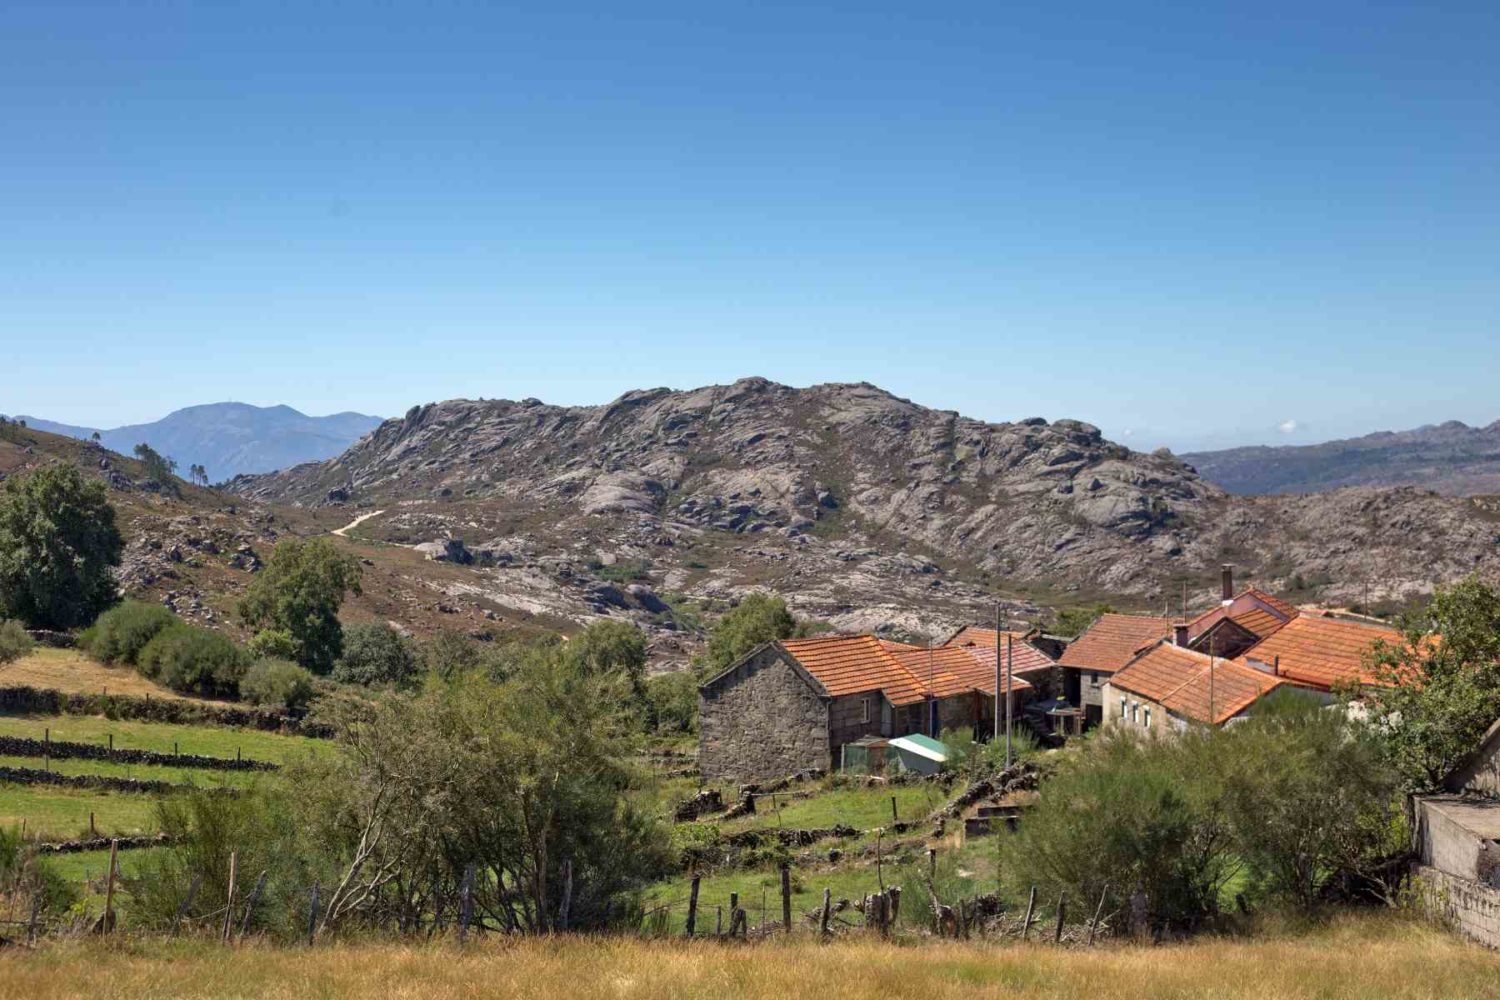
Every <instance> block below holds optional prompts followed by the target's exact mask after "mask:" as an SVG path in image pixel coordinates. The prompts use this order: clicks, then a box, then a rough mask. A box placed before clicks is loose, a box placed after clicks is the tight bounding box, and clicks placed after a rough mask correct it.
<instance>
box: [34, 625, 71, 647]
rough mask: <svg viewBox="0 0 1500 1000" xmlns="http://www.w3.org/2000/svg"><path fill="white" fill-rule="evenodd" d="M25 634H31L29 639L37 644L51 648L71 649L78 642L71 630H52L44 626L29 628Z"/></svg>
mask: <svg viewBox="0 0 1500 1000" xmlns="http://www.w3.org/2000/svg"><path fill="white" fill-rule="evenodd" d="M26 634H27V635H29V636H31V641H32V642H34V643H36V644H37V645H38V646H50V647H51V648H53V649H72V648H73V647H74V646H75V645H77V644H78V639H77V637H76V636H74V635H73V633H72V632H52V631H49V630H47V629H44V628H29V629H27V630H26Z"/></svg>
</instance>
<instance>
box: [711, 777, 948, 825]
mask: <svg viewBox="0 0 1500 1000" xmlns="http://www.w3.org/2000/svg"><path fill="white" fill-rule="evenodd" d="M804 791H813V792H817V794H816V795H814V796H812V797H810V798H793V797H792V795H793V794H795V793H797V792H804ZM948 797H949V793H948V791H947V790H946V789H944V788H943V787H942V786H940V785H936V784H933V783H932V782H927V781H923V782H919V783H916V784H911V785H876V786H871V787H868V788H834V789H827V790H825V789H824V787H822V786H819V785H817V784H809V785H799V786H794V787H793V788H790V789H788V790H787V792H782V793H777V794H775V795H760V796H757V797H756V801H755V809H756V811H755V814H754V815H752V816H743V817H741V818H739V819H736V820H731V821H730V822H728V823H724V824H722V825H721V829H722V830H723V832H725V833H736V832H738V831H740V830H751V829H764V828H769V829H775V828H777V827H778V826H779V827H784V828H785V829H788V830H816V829H826V828H828V827H831V826H833V825H835V824H837V823H842V824H844V825H845V826H852V827H854V828H855V829H856V830H861V831H863V830H873V829H875V828H876V827H885V826H890V825H891V823H892V816H891V799H892V798H894V799H895V800H896V818H898V819H901V820H905V821H906V822H913V821H916V820H922V819H925V818H926V817H927V816H928V815H930V814H931V813H932V811H933V810H934V809H936V808H938V807H939V806H941V805H942V804H943V803H944V802H946V801H948Z"/></svg>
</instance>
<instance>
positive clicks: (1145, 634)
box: [1058, 614, 1172, 726]
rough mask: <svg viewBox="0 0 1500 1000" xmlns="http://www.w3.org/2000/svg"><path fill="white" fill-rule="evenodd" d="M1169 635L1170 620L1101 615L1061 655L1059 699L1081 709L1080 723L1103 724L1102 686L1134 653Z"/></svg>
mask: <svg viewBox="0 0 1500 1000" xmlns="http://www.w3.org/2000/svg"><path fill="white" fill-rule="evenodd" d="M1171 634H1172V620H1171V619H1170V618H1157V617H1155V616H1152V615H1117V614H1106V615H1100V616H1099V619H1098V620H1097V621H1095V622H1094V624H1092V625H1090V626H1089V627H1088V628H1087V629H1086V630H1085V631H1084V633H1083V634H1082V635H1080V636H1079V637H1078V638H1077V639H1076V640H1075V641H1074V642H1073V643H1072V644H1071V645H1069V646H1068V648H1067V649H1066V650H1065V651H1064V652H1063V655H1062V659H1060V660H1058V665H1059V666H1061V667H1062V668H1063V692H1062V696H1063V698H1064V700H1066V701H1067V702H1068V703H1070V704H1072V705H1075V706H1078V707H1079V708H1081V709H1082V710H1083V724H1084V725H1085V726H1095V725H1098V724H1099V723H1101V722H1103V721H1104V687H1105V685H1106V684H1108V683H1109V678H1110V677H1111V676H1113V675H1114V674H1115V673H1116V672H1117V671H1120V670H1123V669H1124V668H1125V665H1126V664H1127V663H1129V662H1130V661H1131V660H1132V659H1134V658H1135V655H1136V653H1138V652H1140V651H1141V650H1142V649H1145V648H1146V647H1147V646H1150V645H1151V644H1153V643H1156V642H1159V641H1161V640H1162V639H1164V638H1166V637H1167V636H1170V635H1171Z"/></svg>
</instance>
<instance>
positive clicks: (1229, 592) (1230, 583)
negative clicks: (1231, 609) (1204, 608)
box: [1219, 563, 1234, 604]
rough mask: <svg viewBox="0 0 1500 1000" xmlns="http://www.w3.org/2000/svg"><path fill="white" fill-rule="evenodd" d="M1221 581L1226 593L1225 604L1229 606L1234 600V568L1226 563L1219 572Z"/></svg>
mask: <svg viewBox="0 0 1500 1000" xmlns="http://www.w3.org/2000/svg"><path fill="white" fill-rule="evenodd" d="M1219 581H1220V585H1221V587H1222V588H1223V591H1224V603H1225V604H1228V603H1229V602H1230V601H1232V600H1234V567H1233V566H1231V565H1229V564H1228V563H1225V564H1224V568H1223V569H1222V570H1221V571H1220V572H1219Z"/></svg>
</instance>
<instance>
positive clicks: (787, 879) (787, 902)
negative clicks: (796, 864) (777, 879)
mask: <svg viewBox="0 0 1500 1000" xmlns="http://www.w3.org/2000/svg"><path fill="white" fill-rule="evenodd" d="M781 924H782V930H783V931H784V932H785V933H787V934H790V933H791V932H792V868H791V865H789V864H787V863H786V862H785V861H783V862H782V863H781Z"/></svg>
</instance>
